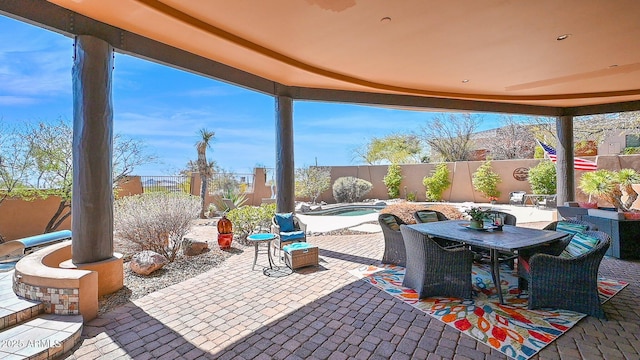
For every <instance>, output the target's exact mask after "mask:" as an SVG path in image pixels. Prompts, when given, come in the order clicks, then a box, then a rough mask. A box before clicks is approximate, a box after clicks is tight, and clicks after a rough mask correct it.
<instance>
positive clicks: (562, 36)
mask: <svg viewBox="0 0 640 360" xmlns="http://www.w3.org/2000/svg"><path fill="white" fill-rule="evenodd" d="M569 36H571V34H562V35H560V36H558V37H557V38H556V40H558V41H562V40H566V39H567V38H568V37H569Z"/></svg>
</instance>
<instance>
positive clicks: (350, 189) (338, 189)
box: [333, 176, 373, 203]
mask: <svg viewBox="0 0 640 360" xmlns="http://www.w3.org/2000/svg"><path fill="white" fill-rule="evenodd" d="M372 187H373V185H371V183H370V182H368V181H366V180H362V179H358V178H356V177H353V176H345V177H341V178H337V179H336V181H335V182H334V183H333V197H334V198H335V199H336V202H339V203H352V202H358V201H360V199H361V198H362V197H363V196H365V195H366V194H368V193H369V191H371V188H372Z"/></svg>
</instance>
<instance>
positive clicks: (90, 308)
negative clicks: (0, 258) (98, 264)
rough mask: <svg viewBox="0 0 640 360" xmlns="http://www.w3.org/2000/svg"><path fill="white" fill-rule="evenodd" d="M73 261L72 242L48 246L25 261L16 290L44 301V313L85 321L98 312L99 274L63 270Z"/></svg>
mask: <svg viewBox="0 0 640 360" xmlns="http://www.w3.org/2000/svg"><path fill="white" fill-rule="evenodd" d="M70 258H71V241H65V242H62V243H59V244H55V245H51V246H48V247H46V248H44V249H42V250H38V251H36V252H34V253H33V254H29V255H27V256H25V257H24V258H22V259H21V260H20V261H19V262H18V263H17V264H16V269H15V273H14V277H13V291H14V292H15V293H16V294H17V295H19V296H22V297H24V298H27V299H31V300H37V301H41V302H42V303H43V304H44V308H45V312H47V313H53V314H61V315H73V314H81V315H83V317H84V319H85V321H87V320H91V319H93V318H95V317H96V316H97V313H98V273H97V272H95V271H90V270H76V269H61V268H59V267H58V266H59V264H60V263H61V262H63V261H65V260H68V259H70Z"/></svg>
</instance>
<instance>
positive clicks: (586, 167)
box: [538, 141, 598, 171]
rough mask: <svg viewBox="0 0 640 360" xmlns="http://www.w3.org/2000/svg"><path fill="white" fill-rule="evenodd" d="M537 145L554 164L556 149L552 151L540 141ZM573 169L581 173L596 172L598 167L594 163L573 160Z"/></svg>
mask: <svg viewBox="0 0 640 360" xmlns="http://www.w3.org/2000/svg"><path fill="white" fill-rule="evenodd" d="M538 144H540V146H542V149H543V150H544V152H545V153H546V154H547V155H548V156H549V159H551V161H553V162H556V149H554V148H553V147H552V146H550V145H547V144H545V143H543V142H542V141H538ZM573 167H574V168H575V169H576V170H583V171H593V170H598V165H597V164H596V163H594V162H593V161H589V160H585V159H580V158H573Z"/></svg>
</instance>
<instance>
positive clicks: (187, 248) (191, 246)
mask: <svg viewBox="0 0 640 360" xmlns="http://www.w3.org/2000/svg"><path fill="white" fill-rule="evenodd" d="M207 251H209V244H208V243H207V242H206V241H197V240H194V239H190V238H184V240H183V241H182V253H183V254H185V255H187V256H195V255H200V254H202V253H204V252H207Z"/></svg>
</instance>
